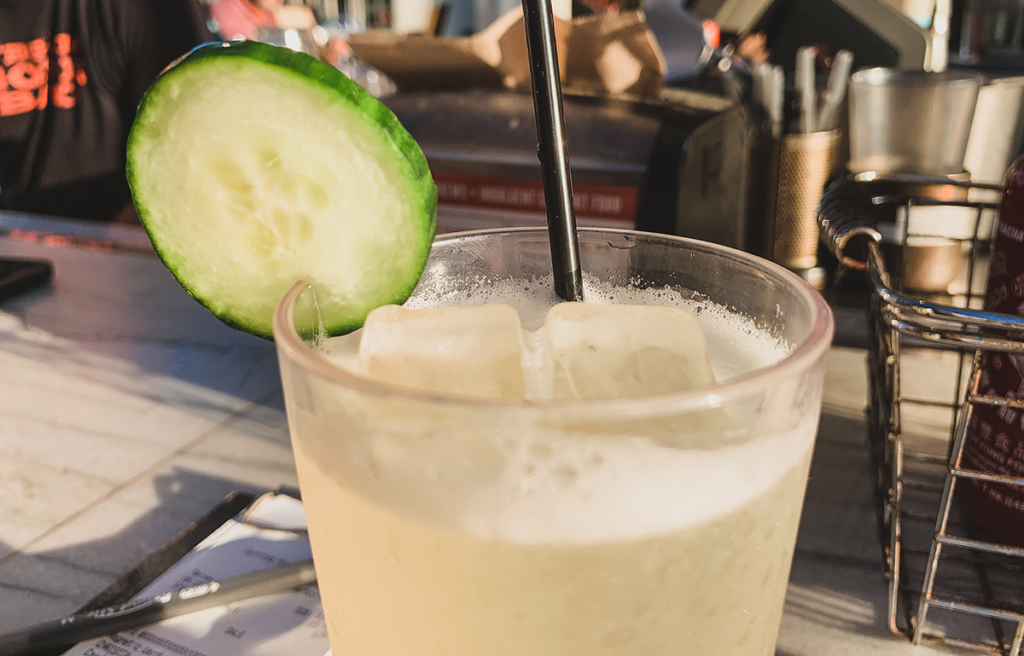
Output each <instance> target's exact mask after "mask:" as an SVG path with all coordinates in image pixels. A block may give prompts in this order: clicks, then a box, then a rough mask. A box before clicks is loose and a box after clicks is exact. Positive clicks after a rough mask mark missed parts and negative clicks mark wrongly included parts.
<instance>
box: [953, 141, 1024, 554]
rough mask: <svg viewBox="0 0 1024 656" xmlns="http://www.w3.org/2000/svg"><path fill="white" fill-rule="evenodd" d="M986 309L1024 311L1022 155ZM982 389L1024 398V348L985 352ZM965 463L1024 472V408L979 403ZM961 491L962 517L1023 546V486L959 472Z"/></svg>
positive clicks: (1002, 221) (1010, 180) (1008, 192)
mask: <svg viewBox="0 0 1024 656" xmlns="http://www.w3.org/2000/svg"><path fill="white" fill-rule="evenodd" d="M985 309H986V310H989V311H992V312H1000V313H1003V314H1019V315H1024V156H1022V157H1021V158H1019V159H1018V160H1017V161H1016V162H1014V163H1013V165H1012V166H1011V167H1010V170H1009V172H1008V173H1007V174H1006V189H1005V190H1004V191H1003V197H1002V201H1001V203H1000V207H999V225H998V227H997V230H996V236H995V240H994V241H993V243H992V258H991V261H990V263H989V277H988V284H987V287H986V290H985ZM1013 337H1014V338H1016V339H1020V338H1021V337H1022V336H1021V335H1014V336H1013ZM978 391H979V392H980V393H982V394H991V395H998V396H1005V397H1008V398H1016V399H1019V398H1024V353H996V352H986V353H985V354H984V355H983V357H982V370H981V380H980V385H979V387H978ZM961 465H962V466H963V467H964V468H966V469H975V470H978V471H983V472H988V473H993V474H1003V475H1007V476H1015V477H1021V478H1024V412H1022V411H1021V410H1018V409H1014V408H1007V407H996V406H990V405H981V404H977V405H975V406H974V412H973V415H972V417H971V424H970V426H969V427H968V431H967V437H966V440H965V445H964V456H963V460H962V462H961ZM957 496H958V497H959V501H960V506H961V509H962V510H963V513H964V518H965V519H967V520H968V521H970V522H971V523H972V524H975V525H976V526H978V527H980V528H982V529H984V530H985V531H986V532H988V533H989V534H990V535H989V536H988V537H989V538H991V539H994V540H996V541H998V542H1002V543H1005V544H1011V545H1016V546H1021V547H1024V487H1017V486H1012V485H1002V484H992V483H987V482H983V481H975V480H969V479H965V478H961V479H959V480H958V482H957Z"/></svg>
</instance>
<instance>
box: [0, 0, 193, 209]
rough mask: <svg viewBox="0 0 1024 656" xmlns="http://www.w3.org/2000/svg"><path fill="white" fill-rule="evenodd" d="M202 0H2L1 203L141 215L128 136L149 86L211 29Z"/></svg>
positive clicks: (4, 206)
mask: <svg viewBox="0 0 1024 656" xmlns="http://www.w3.org/2000/svg"><path fill="white" fill-rule="evenodd" d="M195 2H196V0H0V209H9V210H20V211H25V212H33V213H39V214H50V215H55V216H65V217H73V218H81V219H92V220H99V221H124V222H131V221H137V220H138V218H137V216H136V214H135V211H134V207H133V206H132V203H131V195H130V193H129V190H128V183H127V181H126V179H125V160H126V144H127V139H128V132H129V130H130V128H131V124H132V121H133V120H134V119H135V111H136V108H137V107H138V104H139V101H140V100H141V99H142V96H143V94H144V93H145V91H146V89H147V88H148V87H149V85H150V83H152V81H153V80H154V79H155V78H156V76H157V74H158V73H159V72H160V70H161V69H163V68H164V67H165V66H166V65H167V64H168V63H170V62H171V61H173V60H174V59H175V58H177V57H178V56H180V55H182V54H184V53H185V52H186V51H187V50H188V49H190V48H191V47H193V46H195V45H198V44H199V43H201V42H202V41H206V40H210V39H211V38H212V37H211V35H210V34H209V32H208V31H207V30H206V27H205V20H204V13H203V10H202V8H199V7H197V6H196V5H195V4H194V3H195Z"/></svg>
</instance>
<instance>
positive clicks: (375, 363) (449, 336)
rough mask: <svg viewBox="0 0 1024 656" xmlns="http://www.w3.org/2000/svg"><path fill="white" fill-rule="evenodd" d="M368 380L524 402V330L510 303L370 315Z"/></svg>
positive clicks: (361, 365) (362, 354) (365, 354)
mask: <svg viewBox="0 0 1024 656" xmlns="http://www.w3.org/2000/svg"><path fill="white" fill-rule="evenodd" d="M358 370H359V372H360V373H363V374H365V375H367V376H371V377H373V378H376V379H379V380H383V381H387V382H389V383H394V384H398V385H405V386H407V387H415V388H418V389H422V390H428V391H432V392H442V393H445V394H457V395H462V396H473V397H482V398H489V399H506V400H514V399H522V398H523V397H524V387H525V383H524V376H523V332H522V329H521V327H520V325H519V315H518V314H517V313H516V311H515V310H514V309H512V308H511V307H509V306H507V305H481V306H477V307H470V308H432V309H422V310H420V309H416V310H413V309H407V308H403V307H399V306H397V305H387V306H384V307H380V308H377V309H376V310H374V311H373V312H371V313H370V316H369V317H367V319H366V325H365V327H364V328H363V337H362V341H361V343H360V346H359V359H358Z"/></svg>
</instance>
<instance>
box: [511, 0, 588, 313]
mask: <svg viewBox="0 0 1024 656" xmlns="http://www.w3.org/2000/svg"><path fill="white" fill-rule="evenodd" d="M523 16H524V19H525V21H524V22H525V24H526V50H527V52H528V53H529V58H530V79H531V81H532V82H533V110H534V113H535V114H536V116H537V138H538V142H539V144H538V148H537V156H538V158H539V159H540V171H541V178H542V179H543V181H544V201H545V205H546V206H547V214H548V236H549V239H550V241H551V265H552V270H553V272H554V278H555V292H556V293H557V294H558V296H559V298H561V299H562V300H565V301H582V300H583V276H582V273H581V272H580V247H579V241H578V240H577V237H576V212H575V210H574V209H573V205H572V178H571V176H570V175H569V153H568V150H567V149H566V141H565V118H564V116H563V113H562V85H561V80H560V79H559V76H558V51H557V50H556V48H555V21H554V18H553V17H552V14H551V0H523Z"/></svg>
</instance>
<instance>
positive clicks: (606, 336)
mask: <svg viewBox="0 0 1024 656" xmlns="http://www.w3.org/2000/svg"><path fill="white" fill-rule="evenodd" d="M543 331H544V335H543V339H542V341H543V344H544V348H545V349H546V351H547V353H546V356H545V357H546V358H547V363H548V368H549V369H548V370H549V371H550V372H551V398H554V399H616V398H626V397H636V396H646V395H651V394H663V393H668V392H678V391H682V390H687V389H691V388H694V387H699V386H702V385H711V384H713V383H714V382H715V377H714V374H713V373H712V370H711V360H710V359H709V358H708V351H707V345H706V344H705V341H704V334H703V333H702V332H701V329H700V325H699V324H698V323H697V319H696V318H695V317H694V316H693V315H692V314H690V313H689V312H686V311H685V310H681V309H679V308H674V307H662V306H636V305H611V304H595V303H561V304H559V305H556V306H555V307H553V308H551V310H550V311H549V312H548V315H547V319H546V320H545V322H544V328H543Z"/></svg>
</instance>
